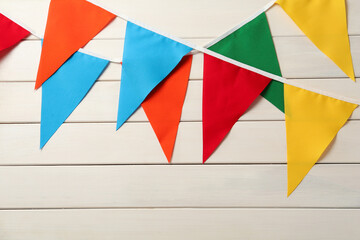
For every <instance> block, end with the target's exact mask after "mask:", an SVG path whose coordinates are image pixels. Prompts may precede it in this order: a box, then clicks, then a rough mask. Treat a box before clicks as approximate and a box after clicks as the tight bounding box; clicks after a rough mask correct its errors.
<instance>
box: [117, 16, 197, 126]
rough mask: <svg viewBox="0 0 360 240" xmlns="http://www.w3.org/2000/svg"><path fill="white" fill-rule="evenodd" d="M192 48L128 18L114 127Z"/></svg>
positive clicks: (129, 114)
mask: <svg viewBox="0 0 360 240" xmlns="http://www.w3.org/2000/svg"><path fill="white" fill-rule="evenodd" d="M191 50H192V48H190V47H188V46H186V45H184V44H181V43H179V42H176V41H174V40H171V39H169V38H167V37H164V36H162V35H160V34H157V33H155V32H152V31H150V30H147V29H144V28H142V27H140V26H138V25H136V24H134V23H132V22H127V26H126V35H125V43H124V54H123V63H122V73H121V84H120V98H119V110H118V118H117V129H118V128H119V127H121V126H122V125H123V124H124V122H125V121H126V120H127V119H128V118H129V117H130V116H131V115H132V114H133V113H134V112H135V110H136V109H137V108H138V107H139V106H140V105H141V103H142V102H143V101H144V100H145V98H146V96H147V95H148V94H149V93H150V92H151V91H152V90H153V89H154V88H155V87H156V85H158V84H159V83H160V82H161V81H162V80H163V79H164V78H165V77H166V76H167V75H168V74H169V73H170V72H171V71H172V70H173V69H174V68H175V67H176V65H178V63H179V62H180V60H181V59H182V57H183V56H185V55H186V54H187V53H189V52H190V51H191Z"/></svg>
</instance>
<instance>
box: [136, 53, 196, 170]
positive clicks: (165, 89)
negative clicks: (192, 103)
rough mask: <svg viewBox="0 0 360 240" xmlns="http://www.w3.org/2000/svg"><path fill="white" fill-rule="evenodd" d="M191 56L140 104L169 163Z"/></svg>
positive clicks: (183, 98) (184, 59)
mask: <svg viewBox="0 0 360 240" xmlns="http://www.w3.org/2000/svg"><path fill="white" fill-rule="evenodd" d="M191 62H192V56H185V57H184V58H183V59H182V60H181V62H180V63H179V65H178V66H176V68H175V69H174V70H173V71H172V72H171V73H170V74H169V75H168V76H167V77H166V79H165V80H164V81H163V82H162V83H160V84H159V85H158V86H157V87H156V88H155V89H154V90H153V91H152V92H151V93H150V94H149V96H148V97H147V98H146V99H145V101H144V102H143V103H142V104H141V106H142V107H143V109H144V111H145V113H146V116H147V117H148V119H149V122H150V124H151V126H152V128H153V129H154V132H155V134H156V136H157V138H158V140H159V142H160V145H161V147H162V149H163V151H164V154H165V156H166V158H167V160H168V162H169V163H170V161H171V157H172V153H173V149H174V145H175V140H176V135H177V131H178V127H179V122H180V118H181V112H182V108H183V104H184V100H185V95H186V90H187V86H188V80H189V75H190V70H191Z"/></svg>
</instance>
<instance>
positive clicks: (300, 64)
mask: <svg viewBox="0 0 360 240" xmlns="http://www.w3.org/2000/svg"><path fill="white" fill-rule="evenodd" d="M188 40H189V41H191V42H193V43H196V44H198V45H200V46H201V45H204V44H205V43H207V42H208V41H209V40H210V39H188ZM350 41H351V48H352V55H353V61H354V68H355V74H356V76H357V77H359V76H360V67H359V66H360V36H353V37H351V38H350ZM274 43H275V47H276V50H277V55H278V58H279V62H280V67H281V71H282V74H283V76H284V77H286V78H334V77H336V78H346V76H345V74H344V73H343V72H342V71H341V70H340V69H339V68H338V67H337V66H336V65H335V64H334V63H333V62H332V61H331V60H330V59H329V58H328V57H326V56H325V55H324V54H323V53H322V52H320V51H319V50H318V49H317V48H316V47H315V46H314V45H313V44H312V43H311V42H310V40H309V39H307V38H306V37H276V38H274ZM123 45H124V41H123V40H119V39H116V40H93V41H91V42H90V43H89V44H88V45H87V46H86V47H85V49H87V50H89V51H92V52H94V53H97V54H100V55H102V56H104V57H110V58H120V59H121V56H122V50H123ZM39 58H40V41H39V40H31V41H23V42H21V43H20V44H19V45H18V46H17V47H16V48H15V49H13V50H12V51H11V52H10V53H9V54H8V55H6V56H5V57H3V58H2V60H1V62H0V81H35V77H36V72H37V66H38V62H39ZM202 66H203V56H202V54H197V55H195V57H194V61H193V65H192V70H191V73H190V79H202V77H203V70H202ZM120 78H121V65H120V64H114V63H112V64H110V66H109V67H108V68H107V70H106V71H105V72H104V74H103V75H102V76H101V77H100V79H99V80H119V79H120ZM349 81H351V80H350V79H349Z"/></svg>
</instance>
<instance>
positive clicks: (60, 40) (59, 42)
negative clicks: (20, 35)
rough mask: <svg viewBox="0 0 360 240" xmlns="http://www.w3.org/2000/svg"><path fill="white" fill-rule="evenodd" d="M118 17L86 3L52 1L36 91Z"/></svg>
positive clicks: (67, 0) (69, 0) (74, 0)
mask: <svg viewBox="0 0 360 240" xmlns="http://www.w3.org/2000/svg"><path fill="white" fill-rule="evenodd" d="M115 17H116V16H115V15H114V14H112V13H110V12H107V11H106V10H104V9H102V8H100V7H98V6H96V5H94V4H92V3H89V2H87V1H86V0H51V2H50V7H49V14H48V19H47V23H46V29H45V36H44V41H43V48H42V51H41V58H40V64H39V69H38V74H37V78H36V84H35V89H38V88H39V87H40V86H41V85H42V84H43V83H44V82H45V81H46V80H47V79H48V78H49V77H50V76H51V75H53V74H54V73H55V72H56V71H57V70H58V69H59V67H60V66H61V65H62V64H63V63H64V62H65V61H66V60H67V59H68V58H69V57H70V56H71V55H72V54H74V53H75V52H76V51H78V50H79V49H80V48H82V47H84V46H85V45H86V44H87V43H88V42H89V41H90V40H91V39H92V38H94V37H95V36H96V35H97V34H98V33H99V32H100V31H101V30H102V29H103V28H104V27H105V26H107V25H108V24H109V23H110V22H111V21H112V20H113V19H114V18H115Z"/></svg>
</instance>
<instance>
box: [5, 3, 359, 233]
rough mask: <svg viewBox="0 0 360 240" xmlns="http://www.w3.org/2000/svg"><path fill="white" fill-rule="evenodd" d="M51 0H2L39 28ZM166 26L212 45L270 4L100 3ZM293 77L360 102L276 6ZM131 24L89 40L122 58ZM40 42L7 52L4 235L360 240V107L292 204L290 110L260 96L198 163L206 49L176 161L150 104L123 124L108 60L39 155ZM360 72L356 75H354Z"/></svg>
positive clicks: (355, 6)
mask: <svg viewBox="0 0 360 240" xmlns="http://www.w3.org/2000/svg"><path fill="white" fill-rule="evenodd" d="M49 2H50V0H12V1H8V0H0V12H1V11H4V12H5V13H8V14H9V15H11V16H14V17H15V18H16V19H19V20H21V21H22V22H23V23H25V24H26V25H28V26H30V27H31V28H33V29H35V30H36V32H37V33H39V34H43V32H44V29H45V23H46V17H47V9H48V5H49ZM100 2H102V3H103V4H104V6H107V7H109V8H112V9H114V10H117V11H119V12H121V13H124V14H125V15H128V16H129V17H131V18H134V19H136V20H139V21H141V22H143V23H145V24H148V25H150V26H153V27H154V28H156V29H159V30H162V31H164V32H167V33H170V34H173V35H175V36H178V37H181V38H185V39H186V40H188V41H191V42H193V43H195V44H197V45H200V46H202V45H204V44H206V43H207V42H209V41H211V40H212V39H214V38H216V37H217V36H219V35H221V34H222V33H224V32H225V31H227V30H229V29H230V28H232V27H233V26H235V25H237V24H239V23H240V22H241V21H242V20H244V19H246V18H247V17H249V16H250V15H252V14H253V13H254V12H255V11H257V10H258V9H259V8H261V7H262V6H264V5H265V4H266V3H268V2H269V0H241V1H238V0H226V1H221V3H220V2H219V1H218V0H206V1H205V0H197V1H193V0H182V1H178V0H168V1H163V0H151V1H146V0H131V1H130V0H101V1H100ZM347 7H348V22H349V33H350V35H351V37H350V43H351V50H352V57H353V61H354V66H355V72H356V76H357V77H358V78H359V77H360V67H359V66H360V15H359V14H358V13H359V11H360V1H358V0H347ZM267 16H268V19H269V24H270V28H271V32H272V35H273V39H274V43H275V47H276V51H277V54H278V58H279V62H280V66H281V71H282V73H283V76H285V77H286V78H291V81H297V82H299V83H301V84H304V86H309V87H314V88H317V89H322V90H326V91H330V92H333V93H336V94H340V95H344V96H347V97H351V98H355V99H359V98H360V86H359V83H353V82H352V81H351V80H350V79H348V78H346V76H345V74H344V73H342V71H341V70H340V69H339V68H338V67H337V66H336V65H335V64H334V63H333V62H331V60H329V58H327V57H326V56H325V55H324V54H323V53H321V52H320V51H319V50H318V49H317V48H316V47H315V46H314V45H313V44H312V43H311V42H310V41H309V39H307V38H306V37H305V36H304V35H303V34H302V32H301V31H300V30H299V29H298V28H297V27H296V25H295V24H294V23H293V22H292V20H291V19H290V18H289V17H288V16H287V15H286V14H285V13H284V12H283V11H282V9H281V8H280V7H278V6H275V7H273V8H271V9H270V10H269V11H268V12H267ZM125 26H126V24H125V21H123V20H120V19H116V20H115V21H114V22H113V23H111V24H110V26H109V27H108V28H106V29H105V30H104V31H102V32H101V33H100V34H99V35H98V36H96V37H95V40H92V41H90V43H89V44H88V45H87V46H86V47H85V48H86V49H88V50H89V51H92V52H95V53H97V54H99V55H103V56H105V57H111V58H121V56H122V51H123V44H124V40H123V39H124V34H125ZM40 50H41V49H40V41H39V40H37V39H35V38H34V37H33V36H31V37H29V38H28V39H27V40H24V41H22V42H21V43H20V44H19V45H18V46H17V47H16V48H14V49H13V50H12V51H11V52H10V53H9V54H8V55H6V56H4V57H3V58H1V59H0V60H1V61H0V194H1V198H0V239H1V240H23V239H26V240H45V239H46V240H48V239H54V240H60V239H69V240H72V239H76V240H78V239H79V240H82V239H83V240H85V239H86V240H92V239H94V240H95V239H106V240H112V239H134V240H138V239H139V240H140V239H149V240H153V239H154V240H155V239H156V240H159V239H174V240H176V239H197V240H205V239H206V240H215V239H216V240H218V239H224V240H230V239H231V240H233V239H234V240H235V239H247V240H263V239H269V240H288V239H292V240H304V239H306V240H319V239H327V240H342V239H344V238H345V239H346V240H355V239H356V240H357V239H359V235H360V232H359V228H358V225H359V223H360V220H359V219H360V216H359V214H360V213H359V208H360V181H359V180H360V158H359V155H360V148H359V147H358V142H359V140H358V139H359V134H358V133H360V121H359V120H360V110H359V109H357V110H356V111H355V112H354V114H353V116H352V117H351V121H349V122H348V123H347V124H346V125H345V127H344V128H343V129H342V130H341V131H340V132H339V134H338V136H337V137H336V139H335V140H334V142H333V143H332V144H331V147H330V148H329V149H328V150H327V152H326V153H325V155H324V156H323V158H322V159H321V160H320V162H319V164H317V165H316V166H315V167H314V168H313V169H312V170H311V171H310V173H309V175H308V176H307V177H306V178H305V179H304V181H303V182H302V183H301V184H300V186H299V187H298V189H297V190H296V191H295V192H294V193H293V194H292V195H291V196H290V198H286V177H287V176H286V136H285V123H284V116H283V114H282V113H281V112H279V111H278V110H277V109H276V108H274V107H273V106H272V105H271V104H270V103H268V102H267V101H266V100H264V99H262V98H259V99H258V100H257V101H256V102H255V103H254V104H253V106H252V107H251V109H250V110H249V111H247V113H246V114H245V115H244V116H243V117H242V118H241V119H240V120H239V121H238V122H237V123H236V124H235V126H234V128H233V129H232V131H231V132H230V134H229V135H228V137H227V138H226V139H225V141H224V142H223V143H222V144H221V145H220V147H219V148H218V149H217V150H216V151H215V153H214V154H213V156H212V157H211V158H210V159H209V160H208V162H207V164H205V165H202V164H201V162H202V161H201V160H202V123H201V105H202V78H203V73H202V71H203V56H202V54H197V55H195V56H194V61H193V66H192V70H191V74H190V79H191V81H190V83H189V87H188V92H187V96H186V100H185V104H184V110H183V114H182V118H181V121H182V122H181V123H180V127H179V132H178V138H177V141H176V145H175V149H174V156H173V164H171V165H168V164H167V161H166V158H165V156H164V154H163V152H162V150H161V147H160V145H159V143H158V141H157V139H156V136H155V134H154V132H153V130H152V128H151V126H150V124H149V123H148V121H147V118H146V116H145V114H144V112H143V110H142V109H139V110H138V111H137V112H136V113H135V114H134V115H133V116H132V117H131V118H130V120H129V122H128V123H126V124H125V125H124V126H123V127H122V128H120V130H119V131H115V121H116V114H117V104H118V94H119V87H120V79H121V65H119V64H110V66H109V67H108V69H107V70H106V71H105V72H104V74H103V75H102V76H101V78H100V79H99V81H98V82H97V83H96V84H95V85H94V87H93V88H92V89H91V91H90V92H89V94H88V95H87V96H86V98H85V99H84V101H83V102H82V103H81V104H80V105H79V107H78V108H77V109H76V110H75V111H74V113H73V114H72V115H71V116H70V117H69V119H68V121H67V122H66V123H65V124H64V125H63V126H61V128H60V129H59V131H58V132H57V133H55V135H54V136H53V138H52V139H51V140H50V141H49V143H48V144H47V145H46V146H45V148H44V149H43V150H42V151H41V150H39V142H40V139H39V138H40V125H39V121H40V102H41V90H39V91H34V90H33V88H34V81H35V76H36V71H37V66H38V62H39V57H40ZM358 80H359V79H358Z"/></svg>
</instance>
